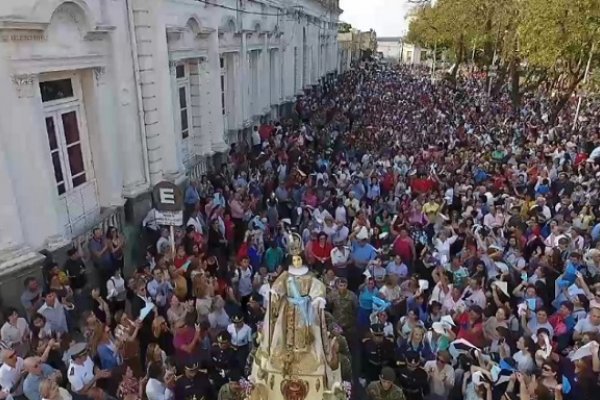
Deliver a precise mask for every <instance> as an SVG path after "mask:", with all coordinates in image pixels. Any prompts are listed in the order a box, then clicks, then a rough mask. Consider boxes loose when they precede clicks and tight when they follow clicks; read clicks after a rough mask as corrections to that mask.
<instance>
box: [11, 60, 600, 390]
mask: <svg viewBox="0 0 600 400" xmlns="http://www.w3.org/2000/svg"><path fill="white" fill-rule="evenodd" d="M486 88H487V85H486V81H485V77H482V76H481V75H468V74H465V75H463V76H460V77H459V80H458V82H457V83H456V85H453V84H450V83H448V82H446V81H443V80H442V81H436V82H434V81H432V80H431V78H430V76H428V74H427V73H425V72H424V71H421V70H418V69H408V68H404V67H399V66H396V67H391V66H387V65H384V64H379V63H376V62H364V63H362V64H361V65H360V66H357V67H356V68H355V69H353V70H351V71H348V72H346V73H344V74H342V75H340V76H338V77H337V78H336V80H335V81H324V82H323V83H322V84H321V85H319V86H317V87H315V88H314V90H312V91H311V92H309V93H307V94H306V95H305V96H303V97H301V98H300V99H299V100H298V102H297V103H296V106H295V110H294V118H290V119H289V120H284V121H281V123H280V122H275V123H265V124H263V125H261V126H259V127H256V128H255V129H254V130H253V132H252V136H251V138H250V143H247V144H245V143H238V144H237V145H234V146H232V148H231V151H230V153H229V160H228V163H226V164H223V166H222V168H221V169H220V170H218V171H216V172H215V173H214V174H211V175H209V176H205V177H202V179H201V180H200V181H198V182H195V181H194V182H191V183H190V185H189V186H188V187H187V188H186V190H185V196H184V198H185V210H184V221H185V224H184V225H183V226H182V227H181V229H180V230H178V232H177V234H176V235H175V243H171V240H170V235H169V230H168V229H166V228H165V227H161V226H159V225H157V223H156V220H155V218H154V215H153V212H152V211H151V212H150V213H149V214H148V216H147V217H146V219H145V220H144V222H143V228H144V238H143V242H144V245H145V246H147V247H146V262H145V263H144V264H143V265H142V266H140V267H137V268H133V269H134V271H132V272H133V274H127V275H130V276H127V277H125V276H124V272H127V270H128V269H127V268H125V267H126V266H125V265H124V253H125V252H124V250H125V246H126V243H125V241H124V240H123V237H122V235H121V234H120V233H119V232H118V231H117V230H116V229H114V228H111V229H109V231H108V232H106V233H104V232H102V231H100V230H95V231H94V232H93V238H92V239H91V241H90V245H89V249H88V250H89V254H90V260H89V262H88V263H87V265H86V263H84V261H83V260H82V254H80V253H81V251H80V250H79V249H73V250H71V251H70V252H69V254H68V255H69V259H68V260H67V262H66V264H65V265H64V266H59V265H57V264H55V263H52V262H49V263H47V265H46V266H45V268H44V281H43V282H39V281H38V280H37V279H35V278H27V279H26V280H25V282H24V284H25V289H24V292H23V295H22V296H21V304H22V306H23V309H24V310H17V309H9V310H6V312H5V313H4V315H5V317H6V321H5V322H4V325H3V326H2V328H1V332H0V333H1V339H2V348H3V350H2V353H1V358H2V360H1V362H2V366H1V367H0V387H1V388H2V391H0V399H4V398H14V399H20V398H26V399H28V400H39V399H45V400H60V399H63V400H64V399H69V398H74V399H90V398H91V399H112V398H118V399H127V400H134V399H142V398H146V399H148V400H163V399H165V400H166V399H176V400H191V399H194V400H201V399H205V400H208V399H215V398H218V399H220V400H238V399H239V400H241V399H244V398H245V396H246V394H247V392H248V390H249V388H251V386H252V383H251V382H248V380H247V379H246V378H244V377H248V376H249V374H250V369H251V365H252V360H253V354H254V353H253V350H254V349H256V346H257V340H258V339H257V337H258V335H257V332H258V331H260V329H261V324H262V320H263V317H264V312H265V308H266V303H267V302H268V298H269V290H270V284H271V283H272V282H273V281H274V279H275V278H276V277H277V276H278V275H279V274H280V273H281V272H282V271H284V270H285V269H286V268H287V266H288V264H289V257H288V255H289V254H288V248H287V242H286V240H287V238H288V237H289V235H288V233H289V232H291V231H295V232H297V233H299V234H300V235H301V237H302V239H303V242H304V254H303V256H304V262H305V263H306V265H307V266H308V267H309V268H310V269H311V271H312V273H314V274H315V275H316V276H318V277H319V278H320V279H322V280H323V282H324V283H325V284H326V286H327V290H328V295H327V305H326V310H327V327H328V330H330V332H331V334H333V335H336V336H337V337H338V338H339V342H340V350H339V352H340V355H339V360H340V368H341V370H342V377H343V380H344V381H348V382H351V383H352V393H353V397H354V398H357V399H365V398H366V399H371V400H403V399H405V398H408V399H415V400H419V399H430V400H448V399H467V400H476V399H481V400H510V399H520V400H530V399H531V400H535V399H539V400H542V399H567V400H571V399H572V400H579V399H585V398H590V396H592V395H593V393H594V390H595V389H596V388H597V387H598V386H599V384H600V381H599V377H600V375H599V372H600V359H599V357H598V352H599V347H600V346H599V343H600V338H599V335H600V279H599V278H600V246H598V242H599V239H600V220H597V219H596V216H597V215H598V216H600V209H599V205H600V203H599V201H598V199H599V196H598V195H599V193H600V182H599V181H598V179H597V178H598V176H599V175H600V163H598V162H597V157H596V152H595V151H594V149H595V148H596V147H597V146H598V145H600V136H599V133H600V124H599V123H600V113H599V111H600V110H599V107H598V105H597V104H594V103H587V104H585V105H584V107H583V108H582V110H581V114H580V117H579V120H578V124H577V127H576V129H575V130H573V129H572V127H571V123H572V116H573V112H574V108H575V107H574V104H571V103H570V102H569V103H568V104H567V105H566V106H565V108H564V110H563V111H562V112H561V113H560V114H559V115H558V116H557V118H556V119H555V120H553V119H554V118H552V117H551V116H550V115H551V111H550V109H551V106H552V102H553V98H552V96H551V93H545V92H544V91H543V90H540V92H539V93H537V94H536V96H531V97H527V96H526V97H525V98H524V99H523V104H522V106H521V107H520V109H519V110H518V111H515V110H514V109H513V107H512V106H511V101H510V97H509V96H508V95H502V96H500V97H499V98H497V99H490V98H489V97H488V96H487V91H486ZM599 155H600V154H599ZM90 269H93V271H94V272H95V274H96V275H97V277H98V279H97V282H99V283H98V284H92V283H91V282H88V280H87V276H89V274H88V273H87V271H89V270H90ZM94 281H96V280H94Z"/></svg>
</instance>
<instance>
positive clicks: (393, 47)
mask: <svg viewBox="0 0 600 400" xmlns="http://www.w3.org/2000/svg"><path fill="white" fill-rule="evenodd" d="M377 52H378V53H381V56H382V57H383V58H384V59H386V60H393V61H396V62H399V61H400V59H401V57H402V38H401V37H380V38H377Z"/></svg>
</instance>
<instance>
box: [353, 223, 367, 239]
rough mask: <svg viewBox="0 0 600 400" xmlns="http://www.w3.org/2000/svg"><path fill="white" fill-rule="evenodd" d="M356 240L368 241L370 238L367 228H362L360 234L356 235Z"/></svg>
mask: <svg viewBox="0 0 600 400" xmlns="http://www.w3.org/2000/svg"><path fill="white" fill-rule="evenodd" d="M356 238H357V239H358V240H366V239H368V238H369V232H368V231H367V228H366V227H364V226H363V227H362V228H360V231H358V233H357V234H356Z"/></svg>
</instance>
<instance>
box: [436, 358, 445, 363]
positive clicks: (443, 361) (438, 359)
mask: <svg viewBox="0 0 600 400" xmlns="http://www.w3.org/2000/svg"><path fill="white" fill-rule="evenodd" d="M437 362H439V363H442V364H447V362H446V360H444V359H443V358H441V357H438V358H437Z"/></svg>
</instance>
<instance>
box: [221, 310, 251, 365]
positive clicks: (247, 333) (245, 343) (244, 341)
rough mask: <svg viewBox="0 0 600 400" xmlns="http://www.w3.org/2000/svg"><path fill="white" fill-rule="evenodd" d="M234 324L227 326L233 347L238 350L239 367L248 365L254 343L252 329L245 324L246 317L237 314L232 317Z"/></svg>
mask: <svg viewBox="0 0 600 400" xmlns="http://www.w3.org/2000/svg"><path fill="white" fill-rule="evenodd" d="M231 321H232V323H231V324H229V325H228V326H227V332H228V333H229V335H230V336H231V345H232V346H233V347H234V348H235V349H236V350H237V357H238V365H239V366H243V365H246V359H247V358H248V354H250V343H251V342H252V329H250V327H249V326H248V325H246V324H245V323H244V315H243V314H236V315H234V316H233V317H231Z"/></svg>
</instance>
